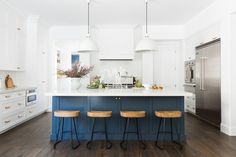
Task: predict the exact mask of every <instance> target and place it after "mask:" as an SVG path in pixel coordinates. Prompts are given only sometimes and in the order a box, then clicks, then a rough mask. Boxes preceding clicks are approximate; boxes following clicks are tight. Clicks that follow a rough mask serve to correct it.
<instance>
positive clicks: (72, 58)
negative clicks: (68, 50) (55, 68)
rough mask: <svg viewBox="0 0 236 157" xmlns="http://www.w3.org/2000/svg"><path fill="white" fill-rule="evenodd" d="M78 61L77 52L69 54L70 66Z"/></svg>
mask: <svg viewBox="0 0 236 157" xmlns="http://www.w3.org/2000/svg"><path fill="white" fill-rule="evenodd" d="M79 61H80V55H79V54H72V55H71V67H72V66H73V65H74V64H75V63H78V62H79Z"/></svg>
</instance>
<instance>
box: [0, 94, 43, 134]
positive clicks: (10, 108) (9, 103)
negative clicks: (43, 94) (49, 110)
mask: <svg viewBox="0 0 236 157" xmlns="http://www.w3.org/2000/svg"><path fill="white" fill-rule="evenodd" d="M45 110H46V107H45V106H44V105H40V104H35V105H32V106H26V90H21V91H17V92H8V91H7V93H4V94H0V133H3V132H5V131H7V130H9V129H11V128H13V127H15V126H17V125H19V124H21V123H23V122H25V121H27V120H29V119H31V118H33V117H35V116H37V115H39V114H41V113H43V112H45Z"/></svg>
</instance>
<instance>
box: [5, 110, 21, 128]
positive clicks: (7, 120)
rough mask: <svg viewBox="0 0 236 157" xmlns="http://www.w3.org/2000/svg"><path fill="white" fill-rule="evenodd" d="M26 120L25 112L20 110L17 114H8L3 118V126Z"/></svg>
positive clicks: (6, 126)
mask: <svg viewBox="0 0 236 157" xmlns="http://www.w3.org/2000/svg"><path fill="white" fill-rule="evenodd" d="M23 120H25V112H24V111H19V112H17V113H15V114H12V115H9V116H6V117H3V118H2V122H1V123H2V126H3V128H5V129H6V128H8V127H11V126H13V125H15V124H17V123H20V122H21V121H23Z"/></svg>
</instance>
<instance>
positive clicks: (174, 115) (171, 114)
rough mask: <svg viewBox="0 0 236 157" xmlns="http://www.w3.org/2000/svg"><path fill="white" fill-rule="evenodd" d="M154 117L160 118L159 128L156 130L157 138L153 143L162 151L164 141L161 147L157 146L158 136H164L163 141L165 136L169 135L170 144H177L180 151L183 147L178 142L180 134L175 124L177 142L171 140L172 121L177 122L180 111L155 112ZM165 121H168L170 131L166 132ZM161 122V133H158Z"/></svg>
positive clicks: (180, 114)
mask: <svg viewBox="0 0 236 157" xmlns="http://www.w3.org/2000/svg"><path fill="white" fill-rule="evenodd" d="M155 116H156V117H158V118H160V122H159V126H158V129H157V130H158V131H157V138H156V143H155V144H156V146H157V147H158V148H160V149H164V141H163V145H162V146H160V145H158V137H159V134H164V140H165V134H170V135H171V140H172V142H174V143H176V144H178V145H179V146H180V149H182V147H183V146H182V144H181V141H180V134H179V133H178V126H177V125H176V123H175V129H176V134H177V138H178V141H174V139H173V120H175V121H176V120H179V119H180V118H181V117H182V112H180V111H156V112H155ZM166 119H169V120H170V125H171V131H166ZM162 121H163V131H160V129H161V124H162Z"/></svg>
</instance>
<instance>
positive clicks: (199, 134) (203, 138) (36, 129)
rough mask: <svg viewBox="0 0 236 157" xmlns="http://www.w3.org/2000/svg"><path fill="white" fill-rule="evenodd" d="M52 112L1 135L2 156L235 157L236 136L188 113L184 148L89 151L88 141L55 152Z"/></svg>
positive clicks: (97, 146)
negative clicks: (52, 139)
mask: <svg viewBox="0 0 236 157" xmlns="http://www.w3.org/2000/svg"><path fill="white" fill-rule="evenodd" d="M50 128H51V114H49V113H46V114H43V115H41V116H39V117H37V118H35V119H33V120H31V121H29V122H27V123H25V124H23V125H21V126H19V127H16V128H14V129H12V130H11V131H9V132H7V133H5V134H2V135H0V157H53V156H55V157H74V156H77V157H235V156H236V137H229V136H227V135H224V134H222V133H220V132H219V131H218V130H217V129H216V128H214V127H211V126H209V125H208V124H205V123H204V122H202V121H199V120H197V119H196V118H194V117H192V116H190V115H186V129H187V130H186V131H187V143H186V144H185V145H184V149H183V150H179V149H178V147H177V146H175V145H168V146H167V147H166V149H165V150H159V149H157V148H156V147H155V146H154V144H153V142H146V144H147V146H148V147H147V149H146V150H142V149H140V148H139V146H138V144H137V143H136V142H131V143H129V145H128V146H129V147H128V150H127V151H123V150H122V149H121V148H120V147H119V142H114V144H113V147H112V149H111V150H106V149H104V143H103V142H96V143H95V144H94V145H93V149H92V150H87V149H86V147H85V145H86V144H85V142H82V145H81V146H80V147H79V148H78V149H77V150H72V149H71V148H70V145H69V143H65V142H64V143H62V144H60V145H58V147H57V150H56V151H54V150H53V147H52V144H51V143H50V142H49V135H50Z"/></svg>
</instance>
